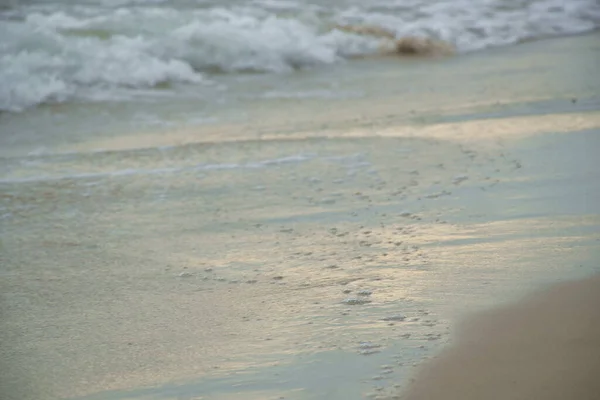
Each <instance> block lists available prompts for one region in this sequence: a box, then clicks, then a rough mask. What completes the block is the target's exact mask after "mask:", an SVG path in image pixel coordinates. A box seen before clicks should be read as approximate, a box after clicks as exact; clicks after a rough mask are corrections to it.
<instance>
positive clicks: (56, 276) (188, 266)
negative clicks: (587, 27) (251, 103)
mask: <svg viewBox="0 0 600 400" xmlns="http://www.w3.org/2000/svg"><path fill="white" fill-rule="evenodd" d="M597 37H598V36H597V35H590V36H583V37H579V38H576V37H574V38H567V39H558V40H555V41H547V42H539V43H529V44H526V45H523V47H516V48H507V49H498V50H495V51H493V52H490V53H487V54H483V53H482V54H478V55H471V56H465V57H462V58H461V57H458V58H455V59H448V60H444V61H439V62H440V63H441V64H438V63H437V62H436V63H435V64H420V65H417V64H413V65H412V66H411V67H410V68H412V69H410V68H409V69H407V70H406V71H398V69H397V64H394V65H392V64H389V63H390V62H392V61H390V60H386V61H384V64H383V65H381V64H372V66H373V67H377V68H380V69H381V70H378V71H377V72H378V73H373V74H372V75H369V76H367V74H363V75H365V76H363V77H362V78H361V79H363V80H362V81H357V85H365V86H368V83H369V82H371V81H372V82H375V83H376V84H377V85H379V86H380V87H381V88H383V89H386V90H387V92H386V93H385V95H383V94H382V93H379V95H378V96H375V95H370V96H371V97H368V98H366V99H361V100H356V99H353V100H344V101H339V102H331V104H329V105H328V107H329V108H326V107H324V105H323V104H321V103H319V101H309V100H307V101H306V102H290V103H285V104H284V103H283V102H279V101H277V104H274V102H270V103H269V102H266V103H264V104H258V105H256V108H255V109H252V110H248V113H249V114H251V115H252V116H253V117H252V118H254V120H253V121H254V122H255V124H254V123H253V124H250V125H243V126H241V125H240V126H237V125H229V126H217V127H203V128H198V129H197V130H187V131H176V132H163V133H160V134H156V133H147V134H146V133H144V132H132V133H131V134H130V135H125V136H123V135H121V136H117V135H113V136H111V135H106V136H102V135H100V136H99V137H98V136H89V137H88V136H85V135H82V134H80V133H78V132H64V133H62V132H61V133H60V134H59V133H57V134H49V135H48V136H47V137H44V136H43V135H42V134H40V133H39V132H33V131H28V132H24V133H23V135H20V132H13V133H12V134H6V135H3V136H2V137H1V138H0V140H2V142H0V144H2V146H0V147H2V148H1V149H0V152H1V154H2V159H1V165H0V167H1V168H2V170H1V171H2V180H1V182H0V207H1V208H0V217H1V218H2V219H1V220H0V221H1V223H2V232H1V233H2V236H1V242H0V246H1V247H0V258H1V260H0V264H1V265H2V268H1V269H0V294H1V301H0V313H1V316H2V318H1V320H0V368H1V369H2V372H3V373H2V374H0V388H1V390H2V397H3V398H6V399H9V400H13V399H14V400H17V399H19V400H26V399H27V400H28V399H31V400H34V399H35V400H42V399H89V400H91V399H110V400H115V399H147V398H153V399H178V400H180V399H198V398H202V399H204V398H206V399H219V400H220V399H241V398H243V399H256V400H258V399H260V400H262V399H271V398H273V399H278V398H281V397H285V398H286V399H323V398H327V399H340V400H341V399H343V400H350V399H361V398H364V397H365V396H369V397H376V396H386V395H390V394H395V393H397V392H398V388H397V387H394V385H400V386H403V385H404V384H405V383H406V382H407V380H408V379H409V377H410V376H412V375H413V373H414V370H415V367H418V366H419V365H420V363H421V362H422V361H423V360H424V359H426V358H427V357H430V356H432V355H434V354H436V352H437V351H438V350H439V349H440V348H442V347H444V345H445V344H446V343H448V342H451V341H452V337H453V336H452V335H451V333H452V329H453V327H454V323H455V321H457V320H459V319H460V318H461V317H462V316H463V315H464V313H465V312H468V311H477V310H481V309H484V308H488V307H490V306H493V305H496V304H498V303H499V302H503V301H507V300H510V299H514V298H516V297H519V296H522V295H524V294H526V293H529V292H530V291H531V290H533V289H536V288H539V287H541V286H544V285H546V284H549V283H555V282H560V281H563V280H565V279H572V278H578V277H584V276H588V275H589V274H590V273H592V272H598V265H599V264H598V261H599V260H600V254H599V247H598V243H599V240H600V187H599V185H600V179H599V176H598V171H600V166H599V164H598V163H599V161H598V157H597V149H598V148H600V143H599V138H600V136H599V135H598V131H599V129H600V113H599V112H598V104H599V101H598V90H597V89H598V87H597V85H598V83H597V82H596V80H594V79H593V75H592V74H591V73H590V71H595V69H594V68H595V65H596V64H595V63H596V61H597V60H598V58H597V57H598V50H599V49H598V46H597V43H598V42H597V41H596V39H597ZM396 61H397V60H396ZM550 61H552V62H550ZM365 62H366V61H365ZM373 62H375V61H373ZM385 63H387V64H385ZM574 63H575V65H574ZM359 65H360V67H357V66H359ZM366 65H367V64H360V63H357V64H352V65H351V66H349V68H358V69H359V68H363V67H365V66H366ZM369 65H371V64H369ZM392 67H393V68H392ZM573 70H576V71H577V72H578V73H573ZM355 72H356V71H355ZM379 72H381V73H379ZM384 72H385V73H384ZM406 73H408V74H409V75H410V77H411V79H410V82H409V83H410V85H409V86H406V85H403V79H407V78H406V77H405V76H406V75H405V74H406ZM352 76H353V78H356V77H358V76H362V75H352ZM382 77H383V79H382ZM403 77H404V78H403ZM432 77H433V78H432ZM357 79H358V78H357ZM523 81H525V82H526V84H522V82H523ZM390 82H396V83H397V85H398V86H395V85H391V84H390ZM377 85H375V86H377ZM423 87H427V90H422V89H423ZM383 89H382V90H383ZM496 99H499V100H496ZM573 99H575V101H573ZM500 100H501V101H500ZM498 101H500V103H498ZM280 103H281V104H280ZM413 106H414V108H412V110H413V111H414V112H411V107H413ZM36 135H39V136H40V137H39V138H36ZM38 139H39V140H38ZM40 142H42V143H43V151H38V147H37V146H38V144H39V143H40Z"/></svg>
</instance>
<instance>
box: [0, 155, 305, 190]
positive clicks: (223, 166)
mask: <svg viewBox="0 0 600 400" xmlns="http://www.w3.org/2000/svg"><path fill="white" fill-rule="evenodd" d="M70 154H71V155H73V154H78V153H70ZM314 157H315V155H312V154H306V155H304V154H299V155H294V156H289V157H281V158H274V159H268V160H261V161H254V162H247V163H217V164H197V165H193V166H181V167H165V168H151V169H146V168H124V169H119V170H113V171H99V172H73V173H66V174H65V173H59V174H56V175H49V174H46V175H34V176H26V177H19V176H16V177H6V178H2V179H0V184H11V183H31V182H51V181H61V180H66V179H97V178H111V177H122V176H131V175H165V174H177V173H184V172H202V171H222V170H233V169H259V168H266V167H273V166H279V165H286V164H298V163H302V162H306V161H310V160H311V159H313V158H314Z"/></svg>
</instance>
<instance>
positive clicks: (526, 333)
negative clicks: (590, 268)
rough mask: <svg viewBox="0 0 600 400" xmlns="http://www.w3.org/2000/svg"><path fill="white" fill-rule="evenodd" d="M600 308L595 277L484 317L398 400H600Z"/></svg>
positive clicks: (466, 325) (459, 334)
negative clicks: (599, 395) (599, 396)
mask: <svg viewBox="0 0 600 400" xmlns="http://www.w3.org/2000/svg"><path fill="white" fill-rule="evenodd" d="M599 305H600V276H598V275H596V276H594V277H592V278H589V279H586V280H582V281H576V282H569V283H563V284H560V285H557V286H555V287H552V288H551V289H548V290H545V291H542V292H539V293H536V294H535V295H532V296H529V297H527V298H526V299H525V300H523V301H521V302H518V303H515V304H512V305H510V306H505V307H503V308H498V309H494V310H493V311H487V312H485V313H481V315H478V316H477V317H473V318H471V319H470V320H469V321H468V322H466V323H464V325H463V326H462V328H461V329H460V330H459V331H458V332H457V336H456V341H455V344H453V345H452V346H451V347H450V348H449V349H447V350H445V351H443V352H442V353H441V355H440V356H439V357H438V358H436V359H435V360H434V361H432V362H431V363H428V365H426V366H425V367H424V368H423V370H422V371H420V372H419V373H418V374H417V376H416V378H415V381H414V382H413V383H412V384H411V386H410V388H409V390H408V391H407V393H406V394H405V395H404V396H399V398H401V399H405V400H419V399H428V400H436V399H440V400H442V399H443V400H455V399H456V400H458V399H461V400H469V399H490V400H494V399H515V400H517V399H548V400H555V399H556V400H559V399H581V400H593V399H597V398H598V393H600V381H599V380H598V376H600V309H599V308H598V306H599Z"/></svg>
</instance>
